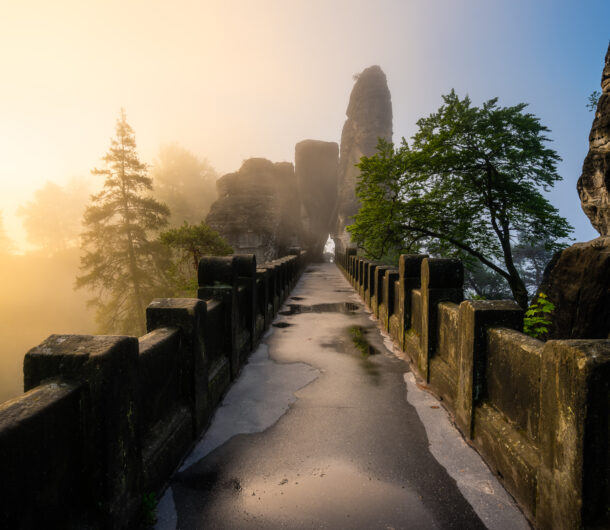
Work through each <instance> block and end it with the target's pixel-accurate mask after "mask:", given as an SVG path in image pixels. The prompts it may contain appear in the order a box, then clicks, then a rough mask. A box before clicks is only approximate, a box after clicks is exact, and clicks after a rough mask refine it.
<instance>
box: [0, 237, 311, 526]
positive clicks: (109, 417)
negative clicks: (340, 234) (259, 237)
mask: <svg viewBox="0 0 610 530" xmlns="http://www.w3.org/2000/svg"><path fill="white" fill-rule="evenodd" d="M306 261H307V256H306V253H305V252H303V251H301V250H300V249H297V248H294V249H290V255H289V256H286V257H284V258H280V259H279V260H275V261H273V262H270V263H264V264H262V265H261V266H260V267H258V268H257V266H256V259H255V257H254V256H253V255H237V256H227V257H204V258H202V259H201V262H200V264H199V271H198V280H199V290H198V298H178V299H177V298H163V299H156V300H153V301H152V302H151V304H150V305H149V306H148V308H147V310H146V319H147V330H148V333H147V334H146V335H144V336H142V337H140V338H137V337H127V336H103V335H51V336H50V337H49V338H47V339H46V340H45V341H44V342H42V343H41V344H40V345H39V346H37V347H35V348H33V349H32V350H30V351H29V352H28V353H27V355H26V356H25V359H24V387H25V391H26V393H25V394H24V395H22V396H20V397H18V398H16V399H13V400H10V401H8V402H6V403H3V404H0V469H2V470H3V477H4V480H2V481H0V482H1V484H0V498H2V505H3V509H2V510H0V527H2V528H35V527H43V526H44V527H54V528H81V527H82V528H128V527H136V526H137V525H138V524H139V523H138V518H139V517H140V512H141V503H142V498H143V496H144V495H145V494H150V493H153V494H156V495H158V494H159V493H160V492H161V491H162V490H163V488H164V485H165V483H166V481H167V480H168V479H169V477H170V475H171V474H172V473H173V471H174V470H175V469H176V468H177V466H178V465H179V464H180V462H181V461H182V459H183V458H184V456H185V455H186V454H187V452H188V450H189V449H190V447H191V446H192V444H193V443H194V441H195V440H197V439H198V438H199V436H201V434H202V433H203V432H204V431H205V430H206V428H207V427H208V424H209V421H210V419H211V416H212V414H213V411H214V407H215V406H217V405H218V403H219V402H220V400H221V398H222V395H223V393H224V392H225V391H226V389H227V387H228V385H229V384H230V382H231V380H232V379H233V378H235V377H236V376H237V375H238V374H239V371H240V369H241V367H242V366H243V364H244V363H245V362H247V356H248V354H249V352H250V351H251V350H252V348H254V347H255V346H256V344H257V343H258V342H259V341H260V339H261V337H262V335H263V333H264V331H265V329H266V328H267V327H268V326H269V325H270V323H271V320H272V318H273V316H275V313H276V312H277V310H278V309H279V307H280V306H281V304H282V303H283V301H284V299H285V298H286V297H287V296H288V294H289V293H290V290H291V289H292V287H293V286H294V285H295V283H296V281H297V280H298V278H299V276H300V275H301V274H302V272H303V270H304V267H305V265H306ZM9 475H10V480H8V479H7V477H8V476H9Z"/></svg>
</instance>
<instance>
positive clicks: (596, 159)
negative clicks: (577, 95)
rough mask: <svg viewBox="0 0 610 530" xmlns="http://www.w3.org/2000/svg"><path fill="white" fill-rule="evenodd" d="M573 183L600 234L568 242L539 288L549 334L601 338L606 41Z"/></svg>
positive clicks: (609, 137) (608, 131) (609, 311)
mask: <svg viewBox="0 0 610 530" xmlns="http://www.w3.org/2000/svg"><path fill="white" fill-rule="evenodd" d="M577 189H578V194H579V195H580V200H581V204H582V208H583V210H584V211H585V213H586V214H587V216H588V217H589V219H590V220H591V223H592V224H593V226H594V227H595V229H596V230H597V231H598V232H599V233H600V234H601V236H602V237H598V238H597V239H594V240H592V241H589V242H588V243H576V244H575V245H572V246H571V247H569V248H567V249H565V250H564V251H563V252H561V254H560V255H558V256H556V257H555V258H554V259H553V260H552V261H551V263H549V265H548V266H547V269H546V270H545V272H544V278H543V280H542V284H541V285H540V287H539V292H543V293H544V294H546V295H547V296H548V298H549V300H550V301H551V302H553V303H554V304H555V311H554V312H553V314H552V315H551V320H552V325H551V327H550V330H549V333H548V335H547V337H546V338H548V339H605V338H609V334H610V46H609V47H608V52H607V53H606V65H605V67H604V72H603V74H602V95H601V97H600V99H599V103H598V105H597V111H596V113H595V119H594V121H593V127H592V128H591V134H590V135H589V153H588V154H587V157H586V158H585V161H584V164H583V168H582V175H581V176H580V178H579V179H578V185H577Z"/></svg>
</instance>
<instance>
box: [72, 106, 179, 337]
mask: <svg viewBox="0 0 610 530" xmlns="http://www.w3.org/2000/svg"><path fill="white" fill-rule="evenodd" d="M102 160H103V161H104V162H105V166H106V167H105V169H93V170H92V174H94V175H99V176H102V177H104V179H105V180H104V188H103V190H102V191H101V192H100V193H98V194H97V195H94V196H93V197H92V200H91V204H90V205H89V206H88V207H87V209H86V211H85V214H84V219H83V225H84V227H85V232H84V233H83V235H82V242H83V251H84V253H83V255H82V257H81V271H82V275H81V276H79V277H78V278H77V283H76V285H77V287H89V288H91V289H93V290H94V291H96V292H97V296H96V297H95V298H93V299H92V300H91V301H90V303H91V304H93V305H94V306H96V308H97V321H98V324H99V326H100V329H101V331H102V332H111V333H127V334H143V333H144V332H145V331H146V330H145V320H144V319H145V314H144V312H145V308H146V305H147V304H148V303H149V301H150V300H151V299H152V298H154V297H155V296H159V295H162V294H165V292H166V290H167V283H166V280H165V275H164V271H165V270H166V269H167V267H168V261H169V256H168V253H167V251H166V249H165V248H164V247H163V245H162V244H161V243H160V242H159V241H158V239H157V238H156V235H157V232H158V231H159V230H160V229H161V228H163V227H165V226H166V225H167V218H168V217H169V209H168V208H167V206H165V205H164V204H162V203H160V202H158V201H157V200H155V199H153V198H152V197H151V196H150V192H151V190H152V179H151V178H150V177H148V176H147V174H146V173H147V168H146V165H145V164H143V163H142V162H140V160H139V158H138V154H137V152H136V141H135V136H134V133H133V130H132V128H131V127H130V126H129V124H128V123H127V120H126V117H125V111H124V110H123V109H121V114H120V118H119V119H118V120H117V123H116V129H115V137H114V138H113V139H112V140H111V145H110V149H109V150H108V153H107V154H106V155H105V156H104V158H103V159H102Z"/></svg>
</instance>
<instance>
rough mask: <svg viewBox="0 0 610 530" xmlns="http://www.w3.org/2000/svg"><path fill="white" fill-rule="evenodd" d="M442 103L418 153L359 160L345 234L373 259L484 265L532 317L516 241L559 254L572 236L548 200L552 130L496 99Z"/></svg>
mask: <svg viewBox="0 0 610 530" xmlns="http://www.w3.org/2000/svg"><path fill="white" fill-rule="evenodd" d="M443 101H444V104H443V105H442V106H441V107H440V108H439V109H438V111H437V112H435V113H433V114H431V115H430V116H428V117H427V118H422V119H420V120H419V121H418V122H417V125H418V127H419V130H418V131H417V133H416V134H415V135H414V136H413V139H412V145H411V146H409V144H408V143H407V141H406V140H405V139H404V138H403V140H402V143H401V145H400V146H399V147H398V148H396V149H395V148H394V145H393V144H392V143H390V142H387V141H385V140H383V139H380V141H379V144H378V151H377V153H376V154H375V155H373V156H371V157H363V158H362V159H361V162H360V164H358V167H359V168H360V179H359V182H358V185H357V188H356V192H357V195H358V197H359V199H360V201H361V205H362V206H361V209H360V211H359V212H358V214H357V215H356V216H355V217H354V221H355V222H354V224H353V225H351V226H350V227H348V230H349V231H350V232H351V235H352V238H353V239H354V240H355V242H356V243H357V244H358V245H359V246H361V247H362V248H364V249H365V251H366V253H367V255H368V256H370V257H372V258H374V259H378V258H379V257H380V256H382V255H383V254H385V253H386V252H387V250H388V249H394V250H395V251H399V252H417V251H421V250H425V251H427V252H428V253H430V254H434V255H442V256H450V255H455V256H457V257H463V256H469V257H470V258H471V259H475V260H478V261H479V262H480V263H481V264H483V265H485V266H486V267H487V268H489V269H491V270H492V271H494V272H495V273H497V274H498V275H500V276H501V277H503V278H504V279H505V280H506V281H507V282H508V284H509V286H510V289H511V292H512V294H513V296H514V298H515V300H516V301H517V302H518V303H519V305H520V306H521V307H523V308H524V309H525V308H526V307H527V300H528V293H527V288H526V286H525V284H524V282H523V279H522V278H521V275H520V273H519V271H518V269H517V267H516V265H515V261H514V256H513V246H514V245H515V243H516V239H517V235H519V237H520V238H521V241H522V242H524V243H531V242H535V241H539V240H544V241H545V242H546V243H545V248H546V249H547V250H548V251H555V250H556V249H558V248H559V247H561V246H562V245H561V243H558V242H557V241H558V240H559V239H561V238H566V237H568V235H569V233H570V232H571V231H572V228H571V226H570V225H569V223H568V222H567V221H566V220H565V219H564V218H563V217H561V216H560V215H559V212H558V211H557V209H556V208H554V207H553V206H552V205H551V204H550V203H549V202H548V201H547V200H546V199H545V198H544V196H543V195H542V193H541V191H542V190H544V191H548V190H549V188H550V187H552V186H553V184H554V183H555V182H557V181H559V180H560V179H561V177H560V176H559V175H558V174H557V171H556V163H557V161H559V160H560V157H559V156H558V155H557V153H556V152H555V151H553V150H552V149H549V148H547V147H545V142H546V141H548V138H546V137H545V136H544V133H545V132H547V131H548V129H547V128H546V127H544V126H543V125H541V124H540V121H539V120H538V118H536V117H535V116H533V115H532V114H528V113H525V112H524V109H525V107H526V105H525V104H523V103H522V104H519V105H516V106H513V107H500V106H498V103H497V98H494V99H491V100H489V101H487V102H485V103H484V104H483V105H482V106H481V107H476V106H473V105H471V102H470V99H469V98H468V97H467V96H466V97H465V98H464V99H460V98H459V97H458V96H457V95H456V94H455V92H454V91H451V93H450V94H448V95H446V96H443Z"/></svg>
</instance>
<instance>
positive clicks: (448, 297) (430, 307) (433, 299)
mask: <svg viewBox="0 0 610 530" xmlns="http://www.w3.org/2000/svg"><path fill="white" fill-rule="evenodd" d="M421 263H422V264H421V300H422V311H421V318H422V324H421V335H420V358H419V360H418V362H417V366H418V368H419V370H420V373H421V375H422V377H423V378H424V379H425V380H426V381H427V382H429V381H430V375H429V368H430V357H431V356H432V355H434V351H435V350H436V341H437V328H438V304H439V303H440V302H455V303H459V302H461V301H462V300H463V299H464V292H463V284H464V267H463V265H462V262H461V261H460V260H457V259H430V258H424V259H423V260H422V262H421Z"/></svg>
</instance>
